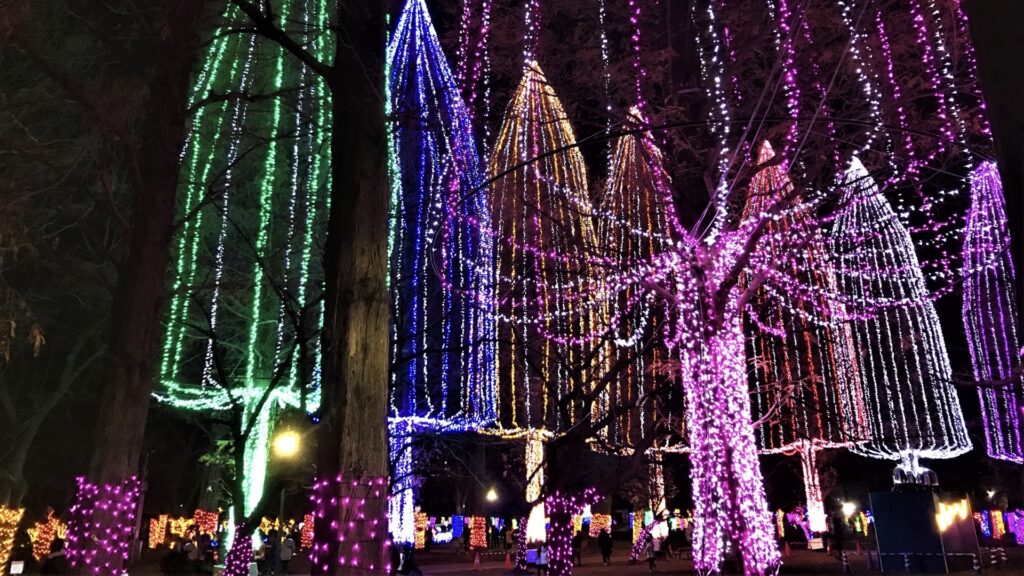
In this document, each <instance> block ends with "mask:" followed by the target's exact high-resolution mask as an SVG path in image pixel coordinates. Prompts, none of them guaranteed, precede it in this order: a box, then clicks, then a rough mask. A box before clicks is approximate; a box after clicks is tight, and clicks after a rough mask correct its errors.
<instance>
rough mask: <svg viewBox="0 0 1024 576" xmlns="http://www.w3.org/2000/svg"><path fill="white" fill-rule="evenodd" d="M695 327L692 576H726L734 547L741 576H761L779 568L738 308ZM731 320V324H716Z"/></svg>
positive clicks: (689, 362) (690, 379)
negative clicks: (722, 575)
mask: <svg viewBox="0 0 1024 576" xmlns="http://www.w3.org/2000/svg"><path fill="white" fill-rule="evenodd" d="M717 312H718V313H717V314H715V315H714V317H715V318H713V319H711V320H709V321H706V322H693V323H691V324H692V329H693V330H694V332H693V333H696V334H701V337H700V340H699V341H695V342H691V343H689V345H688V346H687V347H686V348H685V349H684V350H682V353H683V359H684V374H683V382H684V388H685V391H686V396H687V424H688V425H687V429H688V431H689V433H690V446H691V453H690V459H691V462H692V465H693V471H692V479H693V500H694V508H695V510H694V532H693V549H694V555H693V558H694V569H695V570H697V572H698V573H702V574H710V573H717V572H720V570H721V568H722V562H723V560H724V552H725V551H724V548H723V545H724V544H725V542H726V541H731V542H733V543H734V544H735V549H736V550H737V552H738V555H739V559H740V562H741V564H742V566H743V573H744V574H745V575H746V576H754V575H758V576H763V575H764V574H771V573H773V572H774V571H775V570H777V568H778V566H779V562H780V557H779V551H778V548H777V546H776V544H775V539H774V536H773V528H772V521H771V514H770V513H769V512H768V505H767V502H766V500H765V495H764V481H763V479H762V477H761V470H760V467H759V464H758V459H757V451H756V448H755V443H754V429H753V426H752V424H751V421H750V398H749V396H748V393H747V375H746V370H745V365H744V344H743V332H742V329H741V323H740V318H741V316H740V314H739V312H738V310H737V308H736V305H735V302H731V303H730V304H729V305H727V306H726V309H725V310H721V311H717ZM716 318H731V319H732V320H721V321H719V320H717V319H716Z"/></svg>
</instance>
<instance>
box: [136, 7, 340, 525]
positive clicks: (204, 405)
mask: <svg viewBox="0 0 1024 576" xmlns="http://www.w3.org/2000/svg"><path fill="white" fill-rule="evenodd" d="M331 10H332V4H331V3H330V2H325V1H323V0H293V1H290V2H285V3H282V4H280V6H278V9H277V13H276V14H275V15H276V17H277V18H278V23H279V24H280V25H281V26H287V27H288V29H289V30H294V28H295V25H294V23H295V22H301V23H302V24H301V26H302V28H301V30H299V31H297V32H296V33H295V37H296V38H299V39H300V40H301V41H302V43H303V44H304V45H305V46H306V47H308V49H309V50H310V51H311V52H313V53H314V54H315V55H316V56H317V57H319V58H321V59H324V60H326V59H329V57H330V55H331V54H332V51H333V45H332V43H331V42H330V40H329V39H330V37H331V36H330V35H329V34H325V33H324V32H323V31H324V30H325V29H326V28H327V20H328V18H329V16H330V12H331ZM246 21H247V19H246V18H245V17H244V15H243V14H241V12H239V11H238V10H237V9H236V8H235V7H233V6H228V7H227V9H226V10H225V12H224V14H223V17H222V22H221V24H220V25H219V26H218V28H217V29H216V32H215V33H214V34H213V36H212V39H211V40H210V42H209V43H208V44H207V48H206V50H205V52H204V53H203V55H202V57H201V61H200V62H201V64H200V67H199V70H198V72H197V74H196V77H195V80H194V82H193V87H192V94H191V96H190V98H189V105H190V107H192V108H194V109H195V112H194V115H193V117H192V120H191V126H190V129H189V132H188V138H187V141H186V143H185V146H184V148H183V150H182V153H181V172H182V176H181V182H182V184H181V190H180V192H179V215H180V218H181V219H182V227H181V230H180V232H179V234H178V235H177V238H176V240H175V243H174V258H173V269H172V272H171V280H170V284H171V290H170V298H169V305H168V308H167V313H166V328H165V331H164V335H163V342H162V347H161V356H160V364H159V367H158V374H157V378H158V381H159V384H160V390H159V391H158V392H157V394H156V396H157V398H158V399H159V400H161V401H164V402H166V403H168V404H170V405H171V406H174V407H177V408H182V409H188V410H196V411H206V412H219V411H223V410H227V409H229V408H230V407H231V406H232V405H234V404H240V405H241V406H242V408H243V409H242V412H243V422H242V424H243V426H247V427H248V426H249V424H250V423H253V421H254V420H255V422H254V423H253V426H252V432H251V433H250V435H249V438H248V439H247V442H246V447H245V456H246V470H245V479H244V488H245V506H244V507H245V509H246V510H251V509H252V507H253V506H255V504H256V503H257V502H258V501H259V499H260V497H261V496H262V494H263V482H264V476H265V469H266V462H267V458H268V455H269V450H268V448H269V439H270V434H271V430H272V428H273V421H274V419H275V417H276V416H275V415H276V413H277V412H278V411H279V410H282V409H286V408H298V409H301V410H305V411H307V412H313V411H315V410H316V409H317V406H318V402H319V386H318V381H319V373H320V363H321V362H320V346H319V341H318V337H317V334H318V333H319V327H320V326H321V325H322V323H323V320H322V315H323V312H322V306H321V305H320V303H319V302H320V299H319V293H320V291H321V289H322V288H321V286H322V272H321V269H320V265H319V262H320V260H321V257H320V253H319V251H320V246H322V245H323V235H324V233H325V229H326V218H327V190H328V189H329V186H330V184H329V178H330V174H329V172H330V171H329V170H328V167H329V166H330V143H329V133H328V132H327V131H325V130H323V129H322V127H323V126H329V125H330V102H329V100H328V98H329V95H328V91H327V90H326V87H325V86H324V85H323V82H322V81H321V80H320V79H319V78H318V77H317V76H316V75H314V74H313V73H312V72H310V71H309V70H307V69H306V68H305V67H296V66H291V65H288V58H289V57H288V56H287V55H286V54H285V53H284V51H283V49H282V48H281V47H280V46H279V45H278V44H277V43H275V42H274V41H271V40H267V39H265V38H262V37H260V36H258V35H255V34H237V33H229V31H231V30H233V29H234V28H235V27H237V25H238V24H239V22H246ZM240 93H251V94H268V95H273V96H271V97H268V98H265V99H258V100H257V99H246V98H238V97H231V96H230V95H232V94H240ZM217 95H228V96H225V97H215V96H217ZM264 398H265V401H264ZM261 402H262V404H261Z"/></svg>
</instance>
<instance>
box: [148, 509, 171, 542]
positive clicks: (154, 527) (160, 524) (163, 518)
mask: <svg viewBox="0 0 1024 576" xmlns="http://www.w3.org/2000/svg"><path fill="white" fill-rule="evenodd" d="M167 521H168V517H167V514H161V515H159V516H157V517H156V518H150V519H149V548H150V549H151V550H152V549H155V548H158V547H159V546H160V545H161V544H163V543H164V542H166V541H167Z"/></svg>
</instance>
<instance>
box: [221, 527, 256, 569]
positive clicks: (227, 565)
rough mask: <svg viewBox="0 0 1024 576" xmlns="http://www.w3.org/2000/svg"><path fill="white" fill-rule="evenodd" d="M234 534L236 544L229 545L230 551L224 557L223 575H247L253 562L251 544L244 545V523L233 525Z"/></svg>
mask: <svg viewBox="0 0 1024 576" xmlns="http://www.w3.org/2000/svg"><path fill="white" fill-rule="evenodd" d="M234 534H235V535H236V537H237V543H238V545H237V546H232V547H231V552H229V553H228V556H227V558H225V559H224V576H247V575H249V574H251V566H252V564H253V550H252V546H247V545H245V540H246V539H245V538H242V536H243V535H244V534H245V525H244V524H239V525H238V526H236V527H235V530H234Z"/></svg>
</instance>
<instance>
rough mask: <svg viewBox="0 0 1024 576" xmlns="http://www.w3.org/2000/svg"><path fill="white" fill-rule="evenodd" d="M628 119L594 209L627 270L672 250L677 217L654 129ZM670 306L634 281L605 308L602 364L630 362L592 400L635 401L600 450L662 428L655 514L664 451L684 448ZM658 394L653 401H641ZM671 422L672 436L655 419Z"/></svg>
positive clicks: (607, 244)
mask: <svg viewBox="0 0 1024 576" xmlns="http://www.w3.org/2000/svg"><path fill="white" fill-rule="evenodd" d="M630 118H631V120H632V121H633V122H634V123H635V125H634V126H632V127H635V128H636V129H637V131H636V132H632V133H627V134H623V135H622V136H620V137H619V138H617V139H616V140H615V143H614V146H613V148H612V154H611V157H610V159H611V166H610V169H609V175H608V180H607V185H606V189H605V190H604V192H603V194H602V195H601V197H600V202H599V203H598V205H597V207H596V215H595V228H596V232H597V237H598V240H599V246H598V248H597V253H598V254H599V255H600V257H602V258H607V259H608V262H609V264H607V266H610V268H611V270H613V271H615V270H628V269H630V268H632V267H634V266H636V265H638V264H640V265H642V264H644V263H647V262H650V261H651V260H652V259H654V258H656V257H658V256H659V255H661V254H665V253H667V252H671V251H672V250H674V248H675V243H674V241H673V236H674V235H676V234H678V230H677V228H678V226H679V224H678V222H679V221H678V219H677V217H676V213H675V207H674V205H673V204H672V202H671V201H670V200H671V195H670V194H666V190H667V189H668V187H669V179H668V175H667V174H666V173H665V171H664V167H663V159H662V155H661V151H660V150H659V149H658V147H657V146H656V144H655V143H654V140H653V135H652V134H650V133H649V132H645V131H643V130H642V126H643V125H644V120H643V118H642V114H641V112H640V110H639V109H638V108H636V107H634V108H633V109H632V110H631V111H630ZM665 312H666V307H665V306H664V304H663V303H662V302H661V301H660V300H659V299H658V298H657V297H656V296H655V295H654V294H651V293H650V292H647V291H646V290H644V289H643V288H642V287H641V286H629V287H626V288H624V289H623V290H622V291H620V292H619V293H618V294H617V296H616V297H615V298H612V299H610V300H609V301H608V302H607V303H606V304H605V307H604V310H603V311H602V313H603V315H604V316H605V320H604V323H605V324H606V325H607V326H609V327H610V329H611V333H612V336H613V337H612V339H611V340H610V342H609V343H608V350H607V351H606V352H604V356H605V357H604V366H611V365H613V364H615V363H616V361H617V360H625V361H626V362H627V365H626V367H625V368H624V369H622V370H621V371H620V372H619V374H618V378H616V379H615V380H614V381H612V382H611V383H610V384H609V386H608V389H607V391H606V392H605V393H604V394H602V395H601V396H600V397H599V398H598V400H597V402H596V405H595V409H596V412H595V415H594V416H595V418H599V419H600V418H603V417H605V416H607V414H608V411H609V408H610V407H612V406H625V405H634V404H637V405H638V409H635V410H626V411H623V412H622V413H621V414H620V415H619V416H618V417H617V418H614V419H613V420H612V421H611V422H610V423H609V425H608V426H607V428H605V429H603V430H601V431H600V433H599V434H598V437H597V438H595V439H594V444H595V446H597V447H598V448H599V449H601V450H602V451H606V452H610V453H615V452H618V451H623V450H625V451H629V450H632V449H633V448H634V447H635V446H637V445H640V444H642V443H643V441H644V438H643V435H645V434H651V433H657V434H658V435H659V437H658V439H657V440H656V441H655V443H654V448H653V450H654V451H655V452H656V453H655V454H652V462H651V463H650V465H649V467H648V492H649V498H648V500H649V502H650V506H651V508H652V510H653V511H654V513H655V514H658V515H660V514H661V513H663V512H664V511H665V494H664V489H665V484H664V478H663V476H662V469H661V466H662V464H661V457H660V453H661V452H666V451H669V452H677V451H682V450H685V442H684V441H683V439H684V438H685V436H686V430H685V426H684V420H683V418H681V415H682V412H683V409H682V404H681V403H682V398H681V396H682V394H681V393H680V390H679V389H678V388H677V384H676V383H675V382H674V379H672V378H666V376H665V374H664V371H663V369H662V368H663V367H664V366H666V365H672V366H674V365H675V362H676V358H675V357H674V356H673V355H672V354H670V353H669V351H668V349H666V348H665V347H664V346H663V345H661V341H662V334H661V329H662V327H663V326H664V324H665V323H666V322H667V319H666V318H665V317H664V316H665ZM642 398H657V400H656V401H649V402H648V401H640V399H642ZM667 419H671V420H672V429H671V434H665V433H664V431H658V430H657V429H656V428H654V427H652V426H651V424H652V423H654V422H657V421H662V420H667Z"/></svg>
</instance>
